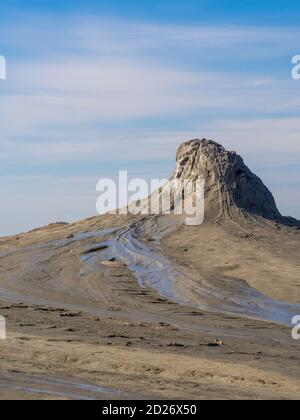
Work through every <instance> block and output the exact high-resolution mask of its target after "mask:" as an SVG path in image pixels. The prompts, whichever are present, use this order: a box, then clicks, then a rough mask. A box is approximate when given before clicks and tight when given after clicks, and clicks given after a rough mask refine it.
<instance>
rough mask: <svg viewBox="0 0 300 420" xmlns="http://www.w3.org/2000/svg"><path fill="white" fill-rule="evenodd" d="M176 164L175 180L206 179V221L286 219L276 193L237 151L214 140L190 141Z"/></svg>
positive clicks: (181, 147)
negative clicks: (249, 218)
mask: <svg viewBox="0 0 300 420" xmlns="http://www.w3.org/2000/svg"><path fill="white" fill-rule="evenodd" d="M176 161H177V162H176V169H175V172H174V174H173V176H172V180H175V179H179V180H185V179H192V180H195V179H197V178H202V179H204V181H205V219H206V220H212V219H213V220H223V219H228V218H230V219H236V218H238V217H245V216H246V217H247V216H248V217H249V216H252V217H253V216H255V217H260V218H265V219H271V220H278V219H281V218H282V216H281V214H280V213H279V211H278V209H277V207H276V203H275V200H274V197H273V195H272V193H271V192H270V191H269V190H268V188H267V187H266V186H265V185H264V184H263V182H262V181H261V179H260V178H258V177H257V176H256V175H255V174H254V173H252V172H251V171H250V169H249V168H248V167H247V166H246V165H245V163H244V161H243V159H242V158H241V156H239V155H237V154H236V153H235V152H230V151H228V150H226V149H225V148H224V147H223V146H221V145H220V144H218V143H216V142H214V141H212V140H206V139H203V140H190V141H187V142H185V143H183V144H182V145H181V146H180V147H179V149H178V151H177V157H176Z"/></svg>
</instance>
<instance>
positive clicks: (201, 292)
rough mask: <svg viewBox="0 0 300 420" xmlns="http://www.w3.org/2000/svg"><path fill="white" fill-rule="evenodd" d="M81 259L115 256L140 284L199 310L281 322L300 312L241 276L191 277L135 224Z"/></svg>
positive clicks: (91, 261)
mask: <svg viewBox="0 0 300 420" xmlns="http://www.w3.org/2000/svg"><path fill="white" fill-rule="evenodd" d="M82 260H83V261H84V262H86V263H87V264H88V265H89V268H90V269H91V270H100V269H102V270H103V269H105V266H104V265H103V262H104V261H114V260H118V261H120V262H122V263H124V264H125V265H126V266H127V267H128V268H129V269H130V270H131V272H132V273H133V274H134V276H135V277H136V279H137V281H138V283H139V285H140V286H141V287H142V288H144V287H146V286H149V287H152V288H154V289H155V290H157V291H158V292H159V294H160V295H161V296H162V297H165V298H167V299H170V300H171V301H173V302H176V303H178V304H181V305H185V306H190V307H193V308H197V309H200V310H206V311H213V312H218V313H224V314H228V315H237V316H242V317H246V318H251V319H258V320H263V321H271V322H274V323H278V324H282V325H291V320H292V317H293V316H294V315H295V314H296V313H300V305H292V304H288V303H285V302H279V301H275V300H273V299H271V298H269V297H267V296H265V295H263V294H262V293H260V292H259V291H257V290H256V289H253V288H251V287H250V286H249V285H248V283H247V282H246V281H244V280H238V279H234V278H230V277H222V278H209V279H205V278H203V277H201V274H199V278H197V279H192V278H190V277H189V276H187V275H186V274H184V273H183V272H182V271H181V270H180V268H178V269H177V268H176V267H175V266H174V264H173V263H172V262H171V261H169V260H168V259H167V258H166V257H164V256H163V255H161V253H160V252H159V249H158V247H154V246H153V247H150V246H148V245H147V244H146V243H145V242H143V241H141V240H139V239H138V233H137V232H136V230H135V229H134V228H129V229H128V230H125V231H124V232H122V233H120V234H118V235H114V236H113V237H112V238H111V239H110V240H109V241H106V242H104V243H100V244H98V245H97V246H95V247H94V248H91V249H89V250H87V253H86V254H85V255H83V256H82Z"/></svg>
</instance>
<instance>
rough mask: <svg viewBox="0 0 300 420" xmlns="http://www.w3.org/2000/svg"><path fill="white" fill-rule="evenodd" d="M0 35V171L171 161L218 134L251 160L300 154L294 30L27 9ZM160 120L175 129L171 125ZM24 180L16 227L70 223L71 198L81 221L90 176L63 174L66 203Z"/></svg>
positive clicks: (38, 182) (9, 200)
mask: <svg viewBox="0 0 300 420" xmlns="http://www.w3.org/2000/svg"><path fill="white" fill-rule="evenodd" d="M0 37H1V41H2V39H3V40H4V42H3V45H4V47H5V49H6V51H11V54H10V55H9V56H7V61H8V80H7V81H6V82H5V84H1V85H0V165H1V166H2V168H3V167H7V163H11V162H14V164H16V165H18V169H19V172H20V173H21V172H22V165H23V163H24V162H26V164H32V165H35V163H37V162H38V163H39V164H42V165H43V173H47V171H48V172H49V173H50V171H51V167H52V165H53V164H57V163H66V164H68V165H70V164H73V165H74V168H73V171H72V173H76V167H77V165H80V164H81V163H82V162H83V161H85V162H87V161H89V160H90V161H92V160H93V161H95V160H96V161H98V162H99V167H100V166H101V162H113V161H120V160H122V161H123V162H125V161H126V159H127V160H129V159H130V160H136V161H139V160H145V159H147V160H151V159H152V160H153V161H155V162H157V161H159V160H162V159H163V160H172V159H173V156H174V152H175V149H176V147H177V146H178V145H179V144H180V143H181V142H182V141H184V140H186V139H188V138H195V137H211V138H214V139H216V140H217V141H219V142H221V143H223V144H224V145H225V146H226V147H228V148H231V149H235V150H237V151H238V152H240V153H241V154H245V155H246V158H247V159H249V161H250V163H253V162H254V163H255V162H258V164H257V165H258V166H259V164H260V163H264V164H268V165H269V166H272V165H273V166H276V164H277V163H278V162H280V161H282V160H285V161H286V162H294V161H295V160H296V159H297V156H298V155H299V151H300V150H299V147H300V146H299V145H300V142H299V131H300V117H299V118H298V116H297V110H299V108H300V96H299V95H298V94H297V88H298V86H300V84H299V85H297V84H296V82H295V81H292V80H291V78H290V68H289V65H290V63H289V57H288V54H289V51H292V52H293V54H294V53H297V52H298V51H297V47H298V39H299V37H300V30H299V29H298V28H286V27H281V28H275V27H265V28H263V27H260V28H251V27H240V26H225V25H223V26H218V27H212V26H203V25H202V26H180V25H178V26H175V25H162V24H161V25H157V24H145V23H141V22H128V21H121V20H116V19H109V20H108V19H99V18H94V17H73V18H71V19H69V20H68V21H65V20H64V21H63V20H61V19H60V18H57V17H55V16H52V17H51V16H48V17H45V16H33V17H28V16H26V20H24V18H23V17H22V19H20V18H16V19H15V20H13V21H11V22H9V23H8V24H4V25H1V28H0ZM270 59H273V61H274V63H275V64H276V66H275V65H274V67H273V65H272V62H270ZM275 67H276V68H275ZM168 120H169V121H171V122H175V123H176V127H173V126H171V125H170V126H169V127H168V128H167V127H166V126H167V123H166V122H167V121H168ZM140 121H147V123H145V127H142V128H141V123H140ZM149 121H150V122H149ZM162 122H163V123H162ZM170 124H172V123H170ZM146 127H147V128H146ZM297 154H298V155H297ZM262 156H267V157H268V158H266V157H264V158H263V157H262ZM140 169H141V173H140V175H142V170H143V168H142V167H141V168H140ZM25 170H26V169H24V171H25ZM262 175H264V174H263V173H262ZM20 176H22V177H23V180H24V174H21V175H20ZM19 179H22V178H19ZM26 180H27V181H26V182H27V184H26V185H27V187H26V188H29V192H28V195H27V199H26V200H25V201H24V202H23V203H27V204H26V206H25V207H24V208H26V217H25V215H24V217H23V219H24V220H23V221H22V223H23V222H24V223H23V225H24V226H25V224H26V226H29V225H30V223H32V220H33V219H34V218H35V219H34V220H38V222H39V223H42V221H44V220H46V219H47V218H48V220H53V219H55V218H66V219H68V217H65V216H68V214H70V207H71V206H74V208H75V207H76V206H79V205H80V201H78V197H79V198H80V197H81V198H82V202H83V201H84V200H86V202H88V203H89V205H87V206H85V207H84V208H82V211H80V212H79V213H80V216H82V217H83V216H84V215H88V214H89V213H90V212H92V213H93V212H94V207H93V205H92V206H91V203H94V202H93V200H94V184H92V183H91V180H89V181H84V180H83V181H82V182H79V183H78V186H77V190H76V191H75V189H74V188H73V187H72V186H70V185H71V181H70V178H69V176H68V175H67V174H65V175H63V176H62V179H61V183H62V185H63V186H64V187H63V189H64V190H65V191H67V190H68V188H69V191H70V194H69V195H68V194H67V197H66V199H65V200H64V199H63V192H62V193H61V195H59V194H58V193H57V192H58V191H60V190H59V185H58V181H57V179H56V180H55V182H54V181H53V182H51V180H50V178H49V177H48V178H47V182H45V180H44V179H42V178H40V177H39V176H37V177H34V178H28V177H27V178H26ZM0 184H1V188H3V191H4V194H5V198H4V201H5V203H6V204H5V209H4V208H3V211H5V212H6V214H7V215H9V209H12V208H14V209H15V210H16V213H17V212H19V211H20V210H19V207H18V202H19V201H17V200H16V197H17V187H16V186H15V185H16V184H14V183H13V182H12V181H11V180H10V181H7V182H6V183H4V181H3V179H2V181H1V180H0ZM72 185H73V184H72ZM46 188H47V191H48V195H47V197H48V198H49V200H48V201H47V199H46V198H45V193H43V191H44V190H45V189H46ZM87 191H89V192H88V193H87ZM278 191H279V190H278ZM76 194H77V195H76ZM282 196H283V193H282ZM289 196H290V197H291V194H290V195H289ZM14 197H15V198H14ZM84 197H85V198H84ZM87 197H89V198H87ZM285 197H286V195H285ZM284 200H286V198H284ZM294 201H295V199H293V200H292V199H291V203H293V206H294V207H295V204H294ZM42 202H43V203H44V204H45V206H46V203H48V204H47V209H48V210H46V209H45V208H44V207H45V206H44V205H43V206H42V207H43V208H42V209H41V212H42V213H43V215H44V216H45V217H43V218H41V217H39V218H38V219H36V217H38V215H37V214H35V213H34V208H36V207H37V208H38V207H39V205H42ZM34 206H35V207H34ZM294 207H293V208H294ZM287 208H288V207H287ZM30 209H32V214H31V213H30ZM299 212H300V210H299ZM36 213H38V211H37V212H36ZM79 213H78V212H77V213H76V214H75V213H74V217H75V216H79ZM299 214H300V213H299ZM51 215H53V217H51ZM59 215H61V216H60V217H58V216H59ZM25 218H26V220H27V221H28V222H26V223H25ZM32 224H33V223H32ZM34 224H36V223H34ZM0 235H1V226H0Z"/></svg>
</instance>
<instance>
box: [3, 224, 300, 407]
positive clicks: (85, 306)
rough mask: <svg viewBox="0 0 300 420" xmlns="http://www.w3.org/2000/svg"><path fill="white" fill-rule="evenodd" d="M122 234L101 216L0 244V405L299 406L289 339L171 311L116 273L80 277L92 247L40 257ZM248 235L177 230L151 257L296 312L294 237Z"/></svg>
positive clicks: (283, 232)
mask: <svg viewBox="0 0 300 420" xmlns="http://www.w3.org/2000/svg"><path fill="white" fill-rule="evenodd" d="M127 225H128V220H127V219H126V218H120V217H118V216H106V217H100V218H94V219H90V220H89V221H83V222H80V223H78V224H75V225H71V226H52V227H49V228H46V229H43V230H39V231H36V232H33V233H29V234H24V235H19V236H18V237H14V238H6V239H5V238H4V239H2V240H1V241H0V256H1V258H0V289H1V291H0V294H1V296H2V297H1V299H2V302H1V304H0V314H2V315H4V316H5V317H6V318H7V324H8V339H7V340H6V341H2V342H0V385H1V387H0V398H2V399H6V398H10V399H17V398H24V399H28V398H34V399H36V398H40V399H45V398H48V399H49V398H57V399H65V398H68V399H72V398H101V399H110V398H124V399H126V398H152V397H153V398H187V399H194V398H195V399H204V398H221V399H223V398H224V399H229V398H230V399H231V398H233V399H236V398H239V399H243V398H245V399H261V398H263V399H296V398H297V399H298V398H300V363H299V361H300V342H297V341H293V340H292V337H291V328H289V327H285V326H280V325H276V324H272V323H267V322H263V321H255V320H249V319H243V318H239V317H236V316H228V315H224V314H222V313H220V314H217V313H209V312H205V311H201V310H197V309H193V308H189V307H187V306H182V305H178V304H176V303H174V302H171V301H170V300H168V299H164V298H161V296H159V294H158V293H157V292H156V291H155V290H153V289H151V288H146V289H141V288H140V287H139V286H138V283H137V281H136V279H135V278H134V276H133V275H132V273H131V271H130V270H129V269H128V267H126V265H124V264H123V263H121V262H119V261H108V262H106V264H104V270H103V271H97V272H93V271H92V272H86V271H85V265H84V263H83V262H82V261H81V259H80V257H81V256H82V254H83V252H85V251H86V250H87V249H88V248H90V247H91V246H95V245H97V244H98V245H99V238H87V239H82V240H78V241H75V242H73V243H71V244H70V243H69V242H67V243H59V245H57V244H56V243H54V244H53V243H50V247H49V241H55V240H62V239H63V240H65V239H66V238H67V240H68V241H69V240H70V239H72V235H76V233H78V232H85V231H89V232H90V231H95V230H101V229H105V228H109V227H124V226H127ZM251 229H252V230H251V232H250V236H247V235H249V233H247V234H246V235H245V232H241V231H240V229H237V230H236V231H235V230H234V229H233V228H230V232H228V227H227V226H226V225H224V226H223V227H220V226H218V227H211V226H206V225H204V226H202V227H194V228H187V227H185V228H181V229H180V230H179V231H177V232H176V233H173V234H170V235H169V236H167V237H166V238H165V239H164V240H163V242H162V245H161V247H162V251H163V252H164V254H165V255H168V256H169V258H170V259H171V260H174V261H175V262H176V264H177V265H178V266H180V267H181V269H182V270H186V271H187V272H189V273H190V274H191V275H192V276H195V275H196V273H199V272H201V275H207V276H208V278H209V276H211V275H216V274H220V273H221V274H222V275H229V276H231V277H235V276H236V277H237V278H242V279H246V280H247V281H248V282H249V284H251V286H254V287H256V288H258V289H259V290H261V291H262V292H264V293H265V294H267V295H269V296H271V297H273V298H276V299H282V300H286V301H290V302H295V303H297V302H298V303H299V300H300V299H299V286H300V281H299V279H298V278H297V272H298V273H299V259H298V258H297V256H298V255H299V231H297V230H294V229H289V228H285V227H282V228H281V229H277V228H274V226H270V227H269V231H268V230H266V229H265V228H264V229H263V231H262V228H261V227H260V226H259V225H257V226H254V227H252V228H251ZM277 230H278V231H277ZM108 236H109V235H107V236H105V235H104V236H103V237H101V240H100V242H101V241H104V240H105V239H106V238H107V237H108ZM286 238H288V240H285V239H286ZM45 243H47V244H48V245H47V247H46V248H43V249H42V250H41V249H40V244H45ZM283 244H285V245H286V246H283ZM54 245H55V246H54ZM16 251H17V252H16ZM10 252H13V253H12V254H9V253H10ZM31 258H33V260H32V259H31ZM32 261H33V262H34V264H33V263H32ZM80 273H81V275H79V274H80ZM12 292H13V293H12ZM39 299H40V300H39ZM41 299H42V300H41ZM5 375H6V376H5ZM49 378H50V379H49ZM51 378H59V379H60V380H61V381H67V382H72V383H74V382H75V383H76V384H81V387H80V386H77V387H75V391H74V386H70V387H68V386H64V387H63V389H64V393H63V395H62V394H61V392H62V386H60V385H57V384H55V383H54V384H53V382H51ZM49 380H50V382H51V383H50V384H49ZM37 382H38V384H37ZM41 382H42V384H41ZM86 385H97V386H98V387H104V388H106V389H107V388H108V390H106V393H104V394H103V393H101V388H99V389H97V390H94V391H93V392H92V391H91V390H90V389H84V386H86ZM69 388H70V389H69ZM117 391H118V392H120V393H117V394H115V392H117Z"/></svg>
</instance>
